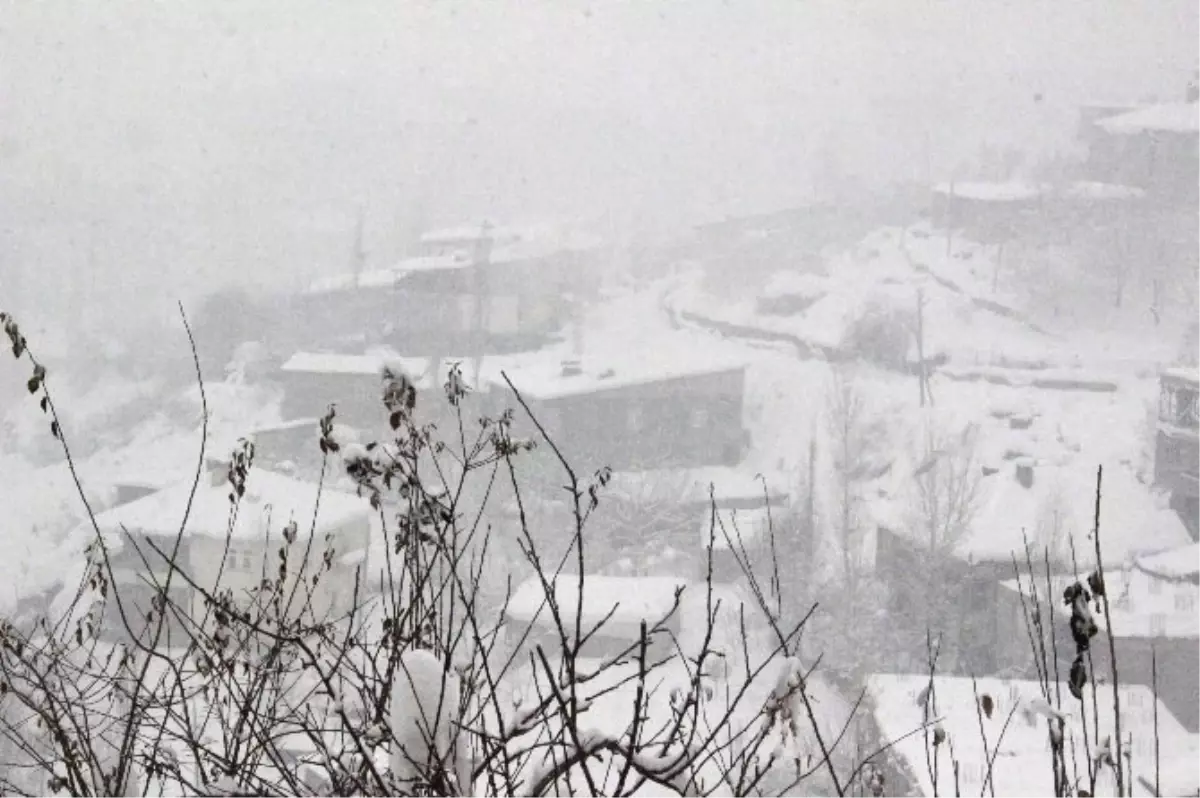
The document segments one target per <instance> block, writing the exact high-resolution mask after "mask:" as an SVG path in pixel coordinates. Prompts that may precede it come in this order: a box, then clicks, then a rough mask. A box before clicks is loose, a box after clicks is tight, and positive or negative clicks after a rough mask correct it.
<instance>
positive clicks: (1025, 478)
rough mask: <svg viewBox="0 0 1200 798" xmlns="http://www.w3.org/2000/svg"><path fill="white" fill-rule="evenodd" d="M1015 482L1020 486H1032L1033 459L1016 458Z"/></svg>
mask: <svg viewBox="0 0 1200 798" xmlns="http://www.w3.org/2000/svg"><path fill="white" fill-rule="evenodd" d="M1017 482H1018V483H1019V484H1020V485H1021V487H1022V488H1026V489H1028V488H1032V487H1033V461H1032V460H1018V461H1017Z"/></svg>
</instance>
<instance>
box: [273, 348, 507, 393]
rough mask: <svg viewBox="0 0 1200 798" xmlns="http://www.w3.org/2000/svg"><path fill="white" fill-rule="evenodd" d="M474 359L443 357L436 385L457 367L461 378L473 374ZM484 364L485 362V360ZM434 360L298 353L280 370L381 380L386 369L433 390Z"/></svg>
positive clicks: (382, 354)
mask: <svg viewBox="0 0 1200 798" xmlns="http://www.w3.org/2000/svg"><path fill="white" fill-rule="evenodd" d="M473 362H474V361H473V359H472V358H465V357H445V358H442V359H441V362H440V363H439V366H438V382H437V385H438V386H440V385H442V384H444V383H445V381H446V378H447V377H448V376H449V374H450V369H451V368H452V367H453V366H454V365H455V364H458V365H459V368H460V369H461V371H462V375H463V378H464V379H470V377H471V374H472V373H473V368H472V364H473ZM485 362H486V361H485ZM432 363H433V359H432V358H428V357H406V356H403V355H397V354H394V353H391V352H373V353H369V354H362V355H347V354H340V353H334V352H297V353H295V354H294V355H292V356H291V357H290V358H288V360H287V362H286V363H284V364H283V365H282V366H281V367H280V371H283V372H286V373H290V374H330V375H340V376H358V377H377V378H380V379H382V376H383V369H384V367H385V366H389V367H391V368H392V369H393V370H396V371H399V372H401V373H403V374H405V375H407V376H408V378H409V379H411V380H412V381H413V384H414V385H415V386H416V387H417V388H418V389H420V390H424V389H426V388H429V387H433V386H431V385H430V384H429V377H430V376H431V375H430V372H431V367H432Z"/></svg>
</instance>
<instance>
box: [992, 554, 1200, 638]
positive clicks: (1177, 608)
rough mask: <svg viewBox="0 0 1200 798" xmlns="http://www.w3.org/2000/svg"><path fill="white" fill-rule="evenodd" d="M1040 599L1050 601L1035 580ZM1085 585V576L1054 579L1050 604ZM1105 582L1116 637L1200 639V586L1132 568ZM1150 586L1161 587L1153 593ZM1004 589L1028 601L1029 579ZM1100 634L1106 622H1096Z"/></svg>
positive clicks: (1111, 571)
mask: <svg viewBox="0 0 1200 798" xmlns="http://www.w3.org/2000/svg"><path fill="white" fill-rule="evenodd" d="M1035 579H1036V580H1037V582H1036V584H1035V585H1033V587H1034V588H1036V589H1037V592H1038V595H1039V597H1040V598H1041V599H1042V601H1043V602H1044V601H1046V600H1047V596H1046V582H1045V576H1041V577H1035ZM1077 581H1078V582H1082V583H1083V584H1086V583H1087V582H1086V577H1085V576H1074V575H1063V576H1056V577H1052V578H1051V580H1050V587H1051V590H1052V591H1053V592H1052V593H1051V594H1050V596H1049V600H1050V601H1053V602H1055V603H1060V602H1061V600H1062V595H1063V591H1064V590H1066V589H1067V588H1068V587H1069V586H1070V585H1071V584H1072V583H1074V582H1077ZM1104 582H1105V585H1106V587H1107V588H1109V597H1108V600H1109V614H1110V617H1109V620H1110V621H1111V622H1112V629H1113V636H1115V637H1136V638H1155V637H1161V638H1196V637H1198V636H1200V616H1198V615H1197V614H1196V609H1197V607H1198V606H1200V585H1196V584H1195V583H1193V582H1186V581H1184V582H1179V581H1168V580H1165V579H1161V578H1158V577H1156V576H1153V575H1150V574H1146V573H1143V572H1142V571H1140V570H1137V569H1133V568H1106V569H1105V575H1104ZM1150 582H1157V583H1158V584H1157V585H1156V586H1155V587H1154V588H1153V589H1151V588H1150V587H1149V583H1150ZM1000 585H1001V587H1003V588H1005V589H1006V590H1011V591H1013V592H1014V593H1017V592H1021V593H1024V594H1025V595H1026V597H1029V595H1030V593H1031V589H1030V584H1029V579H1028V578H1025V577H1023V578H1022V579H1021V583H1020V585H1019V586H1018V584H1017V580H1016V579H1009V580H1006V581H1004V582H1001V583H1000ZM1096 622H1097V623H1098V624H1099V625H1100V628H1101V630H1104V629H1105V620H1104V619H1103V618H1099V617H1098V618H1097V619H1096Z"/></svg>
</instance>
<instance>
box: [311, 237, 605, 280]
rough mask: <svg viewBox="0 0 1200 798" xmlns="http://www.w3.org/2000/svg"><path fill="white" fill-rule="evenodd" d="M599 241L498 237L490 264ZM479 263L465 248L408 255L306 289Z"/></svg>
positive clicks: (568, 250)
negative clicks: (509, 239)
mask: <svg viewBox="0 0 1200 798" xmlns="http://www.w3.org/2000/svg"><path fill="white" fill-rule="evenodd" d="M599 244H600V241H599V239H596V238H593V237H591V236H584V235H571V236H566V237H560V238H551V239H528V240H525V239H519V240H518V239H513V240H511V241H505V240H497V241H496V242H495V245H494V246H493V248H492V250H491V251H490V252H489V253H488V257H487V265H488V266H489V267H495V266H518V265H521V264H526V263H530V262H533V261H538V260H541V259H543V258H549V257H552V256H554V255H557V254H561V253H573V252H582V251H585V250H588V249H592V248H595V247H597V246H599ZM475 265H476V261H475V257H474V254H473V253H472V252H471V251H470V250H469V249H465V248H464V249H460V250H457V251H454V252H450V253H448V254H443V255H421V256H417V257H411V258H404V259H402V260H400V261H398V262H397V263H396V264H395V265H394V266H391V267H389V268H386V269H374V270H370V271H364V272H361V273H360V274H357V275H355V274H350V273H343V274H335V275H331V276H328V277H321V278H318V279H316V280H314V281H312V282H311V283H310V284H309V285H308V287H307V288H306V289H305V290H304V293H306V294H329V293H334V292H337V291H350V290H355V289H360V288H391V287H395V286H399V285H401V284H402V283H403V281H404V279H405V278H407V277H409V276H410V275H413V274H419V273H427V272H445V271H459V270H462V269H468V268H471V267H473V266H475Z"/></svg>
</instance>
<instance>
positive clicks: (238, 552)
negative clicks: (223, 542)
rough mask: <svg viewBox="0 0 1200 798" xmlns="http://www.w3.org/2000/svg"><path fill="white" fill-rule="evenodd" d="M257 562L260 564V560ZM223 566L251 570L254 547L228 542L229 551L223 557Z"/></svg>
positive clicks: (253, 564)
mask: <svg viewBox="0 0 1200 798" xmlns="http://www.w3.org/2000/svg"><path fill="white" fill-rule="evenodd" d="M259 554H261V552H259ZM258 564H259V565H261V561H260V562H259V563H258ZM225 567H226V568H228V569H229V570H231V571H239V572H242V573H250V572H252V571H253V570H254V567H255V548H254V547H252V546H238V545H235V544H230V546H229V553H228V554H227V555H226V557H225Z"/></svg>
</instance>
